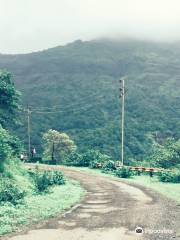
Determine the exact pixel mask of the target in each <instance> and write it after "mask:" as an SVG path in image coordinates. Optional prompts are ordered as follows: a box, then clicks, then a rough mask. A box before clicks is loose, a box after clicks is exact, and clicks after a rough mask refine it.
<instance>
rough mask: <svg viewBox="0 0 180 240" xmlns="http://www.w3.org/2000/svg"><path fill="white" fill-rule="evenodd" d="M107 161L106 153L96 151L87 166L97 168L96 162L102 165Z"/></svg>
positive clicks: (108, 158)
mask: <svg viewBox="0 0 180 240" xmlns="http://www.w3.org/2000/svg"><path fill="white" fill-rule="evenodd" d="M108 161H110V157H109V156H108V155H106V154H102V153H100V152H99V151H96V152H95V153H94V158H93V159H92V160H91V161H90V164H89V167H90V168H98V164H101V165H102V166H103V165H104V164H105V163H106V162H108Z"/></svg>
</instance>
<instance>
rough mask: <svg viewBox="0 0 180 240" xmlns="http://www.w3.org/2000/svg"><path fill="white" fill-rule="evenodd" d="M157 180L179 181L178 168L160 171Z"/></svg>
mask: <svg viewBox="0 0 180 240" xmlns="http://www.w3.org/2000/svg"><path fill="white" fill-rule="evenodd" d="M159 180H160V181H161V182H172V183H180V170H175V171H172V172H162V173H160V174H159Z"/></svg>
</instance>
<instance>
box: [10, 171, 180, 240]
mask: <svg viewBox="0 0 180 240" xmlns="http://www.w3.org/2000/svg"><path fill="white" fill-rule="evenodd" d="M61 170H63V171H64V173H65V175H66V176H67V177H70V178H73V179H75V180H78V181H79V182H80V183H81V185H82V186H83V187H84V188H85V189H86V191H87V193H86V196H85V198H84V199H83V200H82V202H81V203H80V204H79V205H77V206H76V207H75V208H74V209H73V210H72V211H69V212H67V213H66V214H64V215H63V216H60V217H58V218H56V219H51V220H49V221H48V222H46V223H44V224H43V225H42V226H38V227H36V228H34V230H31V231H28V232H26V233H23V234H21V235H17V236H13V237H11V238H10V239H11V240H137V239H145V240H161V239H163V240H170V239H180V211H179V210H180V209H179V208H180V207H179V206H178V204H177V203H175V202H173V201H170V200H167V199H165V198H164V197H162V196H159V195H158V194H156V193H155V192H153V191H151V190H148V189H145V188H143V187H135V186H132V185H129V184H125V183H122V182H120V181H118V180H117V181H116V180H112V179H110V178H105V177H102V176H97V175H92V174H88V173H83V172H82V171H81V172H80V171H76V170H72V169H71V170H70V169H67V168H61ZM137 227H142V229H143V231H144V233H143V234H141V233H135V228H137ZM178 231H179V232H178Z"/></svg>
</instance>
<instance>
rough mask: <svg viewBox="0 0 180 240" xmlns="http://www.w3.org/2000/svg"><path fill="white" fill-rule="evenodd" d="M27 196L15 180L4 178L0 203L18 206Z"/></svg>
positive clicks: (0, 181)
mask: <svg viewBox="0 0 180 240" xmlns="http://www.w3.org/2000/svg"><path fill="white" fill-rule="evenodd" d="M25 195H26V192H25V191H23V190H21V189H20V188H19V187H18V186H17V185H16V183H15V182H14V181H13V180H11V179H9V178H5V177H2V179H1V180H0V202H10V203H12V204H14V205H16V204H18V203H20V202H21V201H22V200H23V198H24V197H25Z"/></svg>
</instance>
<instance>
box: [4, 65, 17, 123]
mask: <svg viewBox="0 0 180 240" xmlns="http://www.w3.org/2000/svg"><path fill="white" fill-rule="evenodd" d="M19 96H20V93H19V92H18V91H16V90H15V88H14V83H13V82H12V76H11V74H10V73H9V72H7V71H2V70H0V124H2V126H3V127H7V126H9V125H10V124H12V123H17V113H18V110H20V107H19Z"/></svg>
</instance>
